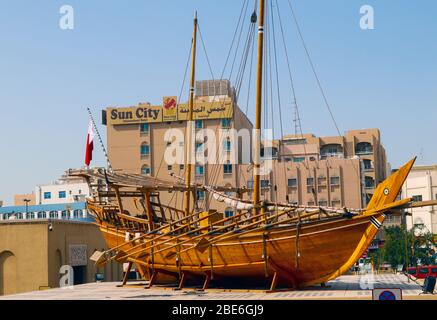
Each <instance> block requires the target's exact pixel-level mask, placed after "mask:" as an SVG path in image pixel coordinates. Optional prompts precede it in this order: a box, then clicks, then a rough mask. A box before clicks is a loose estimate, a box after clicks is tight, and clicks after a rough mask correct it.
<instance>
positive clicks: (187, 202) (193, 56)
mask: <svg viewBox="0 0 437 320" xmlns="http://www.w3.org/2000/svg"><path fill="white" fill-rule="evenodd" d="M196 43H197V11H196V13H195V14H194V29H193V39H192V52H191V80H190V95H189V101H188V119H187V131H188V132H187V135H186V141H187V143H186V150H185V152H186V153H185V183H186V190H185V197H184V212H185V214H186V215H189V214H190V193H191V160H192V159H191V155H192V150H191V149H192V136H191V134H192V130H193V108H194V85H195V77H196Z"/></svg>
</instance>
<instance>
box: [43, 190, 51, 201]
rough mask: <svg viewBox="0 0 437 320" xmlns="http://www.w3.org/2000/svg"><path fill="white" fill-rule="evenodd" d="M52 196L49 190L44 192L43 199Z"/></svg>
mask: <svg viewBox="0 0 437 320" xmlns="http://www.w3.org/2000/svg"><path fill="white" fill-rule="evenodd" d="M51 198H52V193H51V192H44V199H46V200H47V199H51Z"/></svg>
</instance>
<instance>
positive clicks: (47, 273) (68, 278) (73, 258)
mask: <svg viewBox="0 0 437 320" xmlns="http://www.w3.org/2000/svg"><path fill="white" fill-rule="evenodd" d="M0 235H1V236H0V295H9V294H15V293H21V292H28V291H38V290H45V289H49V288H57V287H60V286H61V283H62V285H66V284H68V285H74V284H82V283H89V282H95V281H96V279H99V280H101V279H103V281H119V280H121V276H122V272H123V271H122V266H121V265H119V264H118V263H116V262H110V263H108V264H107V265H106V266H105V267H101V268H98V267H96V266H95V264H94V263H93V262H92V261H90V259H89V258H90V256H91V255H92V254H93V253H94V251H96V250H99V251H102V250H105V249H106V244H105V242H104V240H103V237H102V235H101V232H100V230H99V228H98V227H97V226H95V225H94V224H90V223H87V222H80V221H66V220H51V219H41V220H2V221H0Z"/></svg>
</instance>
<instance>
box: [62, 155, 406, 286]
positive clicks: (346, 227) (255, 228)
mask: <svg viewBox="0 0 437 320" xmlns="http://www.w3.org/2000/svg"><path fill="white" fill-rule="evenodd" d="M413 163H414V159H413V160H411V161H410V162H408V163H407V164H406V165H404V166H403V167H402V168H400V169H399V170H398V171H397V172H396V173H394V174H393V175H392V176H391V177H389V178H388V179H387V180H386V181H384V182H383V183H381V184H380V185H379V186H378V187H377V189H376V191H375V193H374V196H373V198H372V200H371V201H370V203H369V205H368V207H367V208H366V209H365V210H363V211H359V210H348V209H347V208H340V209H334V208H325V207H305V206H294V205H286V204H282V205H281V206H280V210H272V209H273V208H275V207H279V205H276V206H275V205H273V206H272V204H270V205H269V203H264V204H262V205H263V206H264V208H265V210H260V211H259V213H257V214H255V215H253V214H251V213H252V209H248V210H244V209H243V210H241V213H239V214H236V215H235V216H233V217H228V218H223V215H222V214H219V213H218V212H217V211H207V212H196V213H193V214H191V215H186V214H185V212H184V211H183V210H179V209H177V208H171V207H167V206H164V205H162V204H159V203H158V202H156V201H154V198H157V197H158V196H157V192H159V191H165V190H169V189H172V190H174V191H176V192H177V191H185V186H184V185H172V184H171V183H170V182H167V181H162V180H157V179H155V178H152V177H144V176H140V175H132V174H129V175H127V174H126V175H125V174H110V173H107V172H101V170H100V171H99V170H97V169H95V170H70V171H69V174H70V175H74V176H81V177H85V178H87V179H90V178H93V177H94V178H95V177H97V178H103V179H105V180H106V181H107V183H108V185H109V186H110V188H109V190H108V191H100V192H99V193H98V194H96V196H95V197H94V199H88V210H89V212H90V213H91V214H92V215H93V216H94V217H95V218H96V223H97V225H98V226H99V228H100V230H101V232H102V234H103V236H104V238H105V241H106V243H107V245H108V247H109V248H110V249H109V250H107V251H105V252H96V253H95V254H94V255H93V257H92V258H93V259H94V260H95V261H96V264H97V265H103V264H105V263H107V262H108V261H111V260H116V261H118V262H120V263H129V266H130V267H132V265H133V264H135V265H136V267H137V269H138V270H139V271H140V273H141V275H142V276H143V277H144V278H145V279H147V280H150V284H151V285H153V284H155V283H157V282H159V281H160V280H161V281H162V282H166V283H168V282H169V281H179V287H180V288H182V287H183V285H184V283H185V281H186V280H190V279H191V280H199V279H201V280H202V281H204V284H203V288H207V287H208V285H209V281H210V280H211V279H213V280H217V281H221V280H223V282H224V283H226V282H227V283H229V282H235V281H237V282H242V283H252V284H254V283H258V284H260V283H265V282H266V280H267V281H271V286H270V287H271V289H272V290H273V289H274V288H276V286H277V285H281V286H287V287H294V288H300V287H304V286H310V285H314V284H320V283H324V282H327V281H329V280H331V279H334V278H336V277H338V276H340V275H342V274H343V273H344V272H346V271H347V270H348V269H350V268H351V267H352V266H353V265H354V264H355V262H356V261H357V260H358V259H359V258H360V257H361V256H362V255H363V253H364V252H365V251H366V250H367V248H368V246H369V244H370V243H371V241H372V240H373V239H374V237H375V235H376V233H377V232H378V230H379V229H380V228H381V226H382V224H383V222H384V219H385V216H386V214H390V213H391V212H393V211H395V210H399V209H401V208H406V207H408V206H409V205H410V204H411V202H412V199H404V200H396V198H397V196H398V193H399V191H400V189H401V187H402V184H403V183H404V181H405V179H406V177H407V175H408V173H409V171H410V169H411V167H412V166H413ZM199 188H202V187H197V189H199ZM204 188H205V190H208V187H204ZM124 190H126V191H124ZM132 190H135V191H132ZM215 192H218V191H215ZM222 195H223V197H226V196H225V195H224V194H222ZM108 197H109V198H116V199H118V204H116V205H115V204H113V205H111V204H107V203H104V202H102V200H100V199H104V198H108ZM123 197H137V198H141V201H139V202H140V204H141V207H142V208H143V213H142V214H139V215H137V216H133V215H130V214H129V213H127V212H126V211H125V210H123V206H122V198H123ZM231 200H233V199H231ZM165 212H167V213H168V214H167V217H166V215H165V214H164V213H165ZM214 215H217V216H219V218H217V219H215V221H214V222H211V220H212V219H209V218H210V217H211V216H214ZM244 280H246V281H244Z"/></svg>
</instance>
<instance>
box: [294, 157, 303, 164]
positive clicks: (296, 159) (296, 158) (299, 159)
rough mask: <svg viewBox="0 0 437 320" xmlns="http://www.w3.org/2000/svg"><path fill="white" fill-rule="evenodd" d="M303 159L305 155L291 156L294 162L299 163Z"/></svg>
mask: <svg viewBox="0 0 437 320" xmlns="http://www.w3.org/2000/svg"><path fill="white" fill-rule="evenodd" d="M304 161H305V157H295V158H293V162H294V163H301V162H304Z"/></svg>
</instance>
